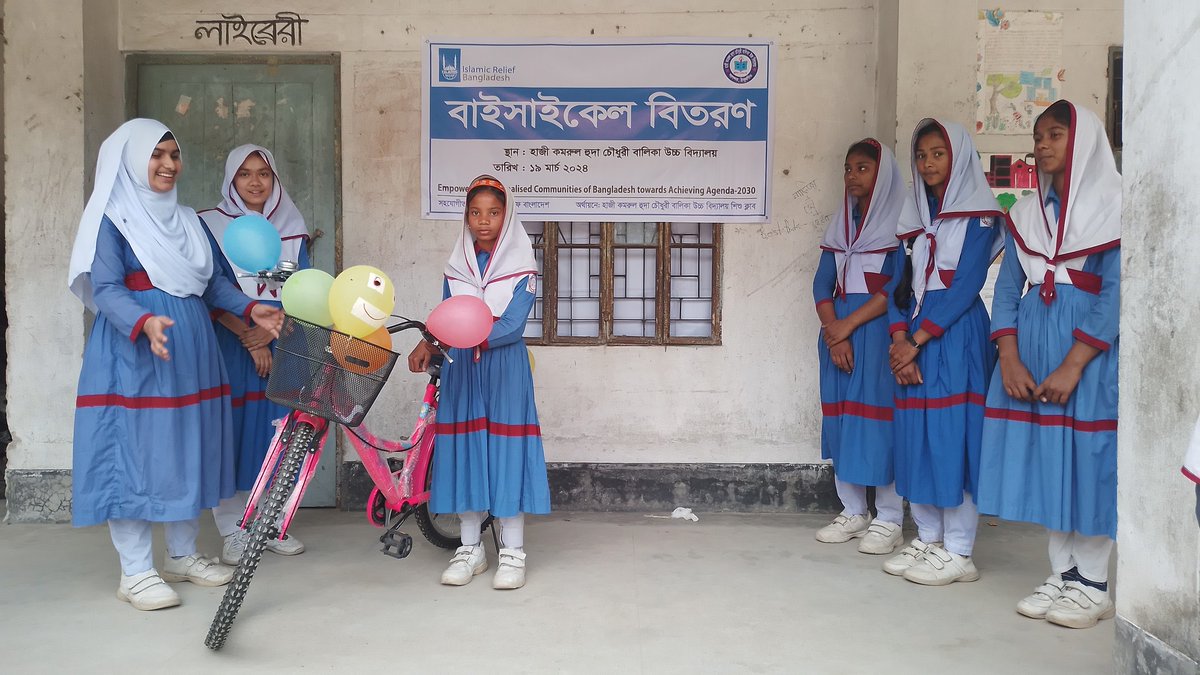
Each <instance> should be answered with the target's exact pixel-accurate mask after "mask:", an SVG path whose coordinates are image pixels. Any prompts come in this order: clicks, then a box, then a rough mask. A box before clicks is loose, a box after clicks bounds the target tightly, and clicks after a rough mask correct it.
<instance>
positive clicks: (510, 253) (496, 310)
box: [446, 175, 537, 317]
mask: <svg viewBox="0 0 1200 675" xmlns="http://www.w3.org/2000/svg"><path fill="white" fill-rule="evenodd" d="M478 185H487V186H490V187H494V188H496V189H498V190H500V191H501V192H503V193H504V196H505V199H504V202H505V209H504V224H503V225H502V226H501V228H500V236H499V237H497V238H496V246H495V248H493V249H492V253H491V256H490V257H489V258H488V262H487V266H486V267H485V268H484V269H482V270H481V269H479V260H478V258H477V257H476V255H475V237H474V236H472V235H471V230H470V228H469V227H467V213H466V209H464V211H463V228H462V232H461V233H460V234H459V235H458V241H457V242H455V244H454V248H453V249H452V250H451V251H450V259H449V260H448V261H447V262H446V281H447V282H448V283H449V285H450V295H473V296H475V297H477V298H482V299H483V301H484V302H486V303H487V305H488V307H490V308H491V310H492V316H495V317H499V316H501V315H503V314H504V310H505V309H507V308H508V303H509V302H510V301H511V300H512V296H513V291H514V290H515V289H516V287H517V284H518V283H520V281H521V279H524V278H525V277H534V276H536V275H537V261H536V260H535V259H534V257H533V244H531V243H530V241H529V235H528V234H526V233H525V228H524V227H523V226H522V225H521V223H520V221H519V220H517V205H516V204H515V203H514V201H513V196H512V193H510V192H509V191H508V189H507V188H505V187H504V185H503V184H502V183H501V182H500V181H499V180H497V179H495V178H493V177H491V176H486V175H484V176H480V177H478V178H476V179H475V180H473V181H471V188H474V187H476V186H478ZM467 193H468V195H469V194H470V189H468V190H467ZM467 208H470V204H469V203H468V206H467ZM529 283H530V284H532V283H533V279H532V278H531V279H530V282H529ZM534 290H535V289H534V287H533V286H532V285H531V286H530V287H529V291H530V292H531V293H532V292H533V291H534Z"/></svg>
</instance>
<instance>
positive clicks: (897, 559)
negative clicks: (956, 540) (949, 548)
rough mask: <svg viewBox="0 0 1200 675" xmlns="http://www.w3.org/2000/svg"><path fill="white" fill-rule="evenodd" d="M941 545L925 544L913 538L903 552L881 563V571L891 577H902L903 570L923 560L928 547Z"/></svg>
mask: <svg viewBox="0 0 1200 675" xmlns="http://www.w3.org/2000/svg"><path fill="white" fill-rule="evenodd" d="M941 545H942V542H940V541H935V542H931V543H928V544H926V543H925V542H923V541H921V540H920V539H918V538H913V540H912V542H911V543H909V545H908V546H905V547H904V550H903V551H900V553H899V554H897V555H894V556H892V557H891V558H888V559H887V562H885V563H883V571H884V572H887V573H888V574H891V575H893V576H897V577H899V576H903V575H904V570H906V569H908V568H910V567H912V566H913V565H916V564H917V563H919V562H921V560H922V559H924V558H925V551H928V550H929V547H930V546H941Z"/></svg>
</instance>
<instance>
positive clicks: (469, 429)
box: [436, 417, 542, 436]
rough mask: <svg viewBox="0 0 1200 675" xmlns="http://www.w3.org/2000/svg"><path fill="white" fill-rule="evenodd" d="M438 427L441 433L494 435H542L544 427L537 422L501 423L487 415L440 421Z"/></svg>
mask: <svg viewBox="0 0 1200 675" xmlns="http://www.w3.org/2000/svg"><path fill="white" fill-rule="evenodd" d="M436 429H437V432H438V433H439V434H447V435H454V434H471V433H475V432H477V431H485V430H486V431H487V432H488V433H489V434H492V435H493V436H541V435H542V428H541V427H539V426H538V425H536V424H501V423H500V422H492V421H491V420H489V419H487V418H486V417H476V418H475V419H473V420H468V421H466V422H438V423H437V424H436Z"/></svg>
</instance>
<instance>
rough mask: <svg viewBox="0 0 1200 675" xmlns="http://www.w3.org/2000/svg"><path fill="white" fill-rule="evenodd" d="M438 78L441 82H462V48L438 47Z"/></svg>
mask: <svg viewBox="0 0 1200 675" xmlns="http://www.w3.org/2000/svg"><path fill="white" fill-rule="evenodd" d="M438 57H439V58H438V60H439V61H440V63H439V64H438V80H439V81H441V82H460V81H461V78H462V69H461V68H460V67H459V61H460V60H461V59H462V50H461V49H449V48H446V47H440V48H438Z"/></svg>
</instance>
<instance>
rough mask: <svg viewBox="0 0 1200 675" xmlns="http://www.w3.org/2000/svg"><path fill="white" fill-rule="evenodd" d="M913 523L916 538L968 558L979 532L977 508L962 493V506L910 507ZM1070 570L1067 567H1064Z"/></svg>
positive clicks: (971, 499) (967, 495) (970, 499)
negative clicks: (914, 523) (941, 544)
mask: <svg viewBox="0 0 1200 675" xmlns="http://www.w3.org/2000/svg"><path fill="white" fill-rule="evenodd" d="M909 507H910V508H911V509H912V515H913V520H915V521H917V536H918V537H920V539H921V541H923V542H925V543H927V544H931V543H934V542H938V541H940V542H943V545H944V547H945V549H946V550H947V551H950V552H951V553H956V554H958V555H961V556H970V555H971V551H972V550H974V548H975V533H976V531H977V530H978V529H979V509H977V508H975V499H974V498H973V497H971V495H970V494H969V493H966V492H964V493H963V503H962V504H959V505H958V506H954V507H951V508H948V509H942V508H938V507H936V506H932V505H929V504H913V503H912V502H909ZM1068 569H1070V568H1068Z"/></svg>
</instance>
